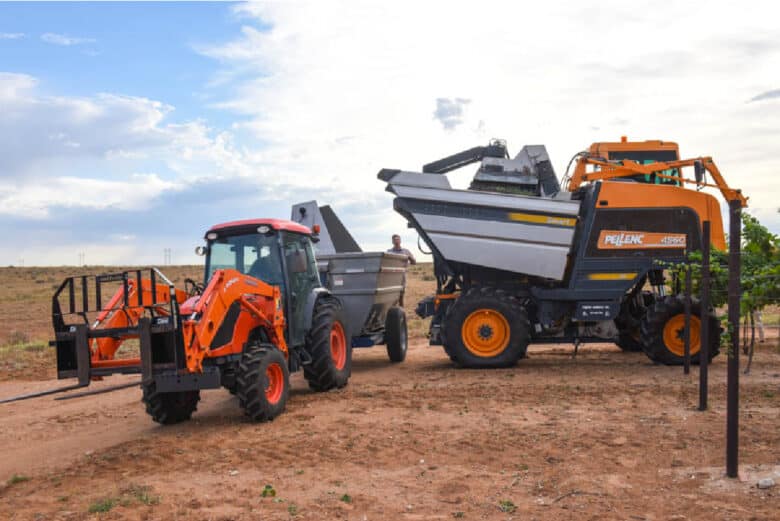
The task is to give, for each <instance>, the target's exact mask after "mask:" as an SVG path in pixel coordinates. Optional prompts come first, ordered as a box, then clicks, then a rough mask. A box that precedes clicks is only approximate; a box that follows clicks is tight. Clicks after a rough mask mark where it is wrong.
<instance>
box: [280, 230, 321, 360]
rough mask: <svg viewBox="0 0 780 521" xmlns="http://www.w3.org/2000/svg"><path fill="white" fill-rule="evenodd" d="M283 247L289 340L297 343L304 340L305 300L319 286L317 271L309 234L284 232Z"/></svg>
mask: <svg viewBox="0 0 780 521" xmlns="http://www.w3.org/2000/svg"><path fill="white" fill-rule="evenodd" d="M282 248H283V252H284V260H285V264H286V265H287V273H288V281H289V284H288V295H289V303H290V312H291V317H290V319H289V324H290V329H289V331H290V343H291V344H293V345H297V344H301V343H303V342H304V315H305V310H306V300H307V298H308V296H309V294H310V293H311V292H312V290H313V289H314V288H315V287H317V286H319V273H318V271H317V263H316V261H315V259H314V252H313V249H312V245H311V240H310V239H309V237H307V236H306V235H301V234H298V233H291V232H284V234H283V236H282Z"/></svg>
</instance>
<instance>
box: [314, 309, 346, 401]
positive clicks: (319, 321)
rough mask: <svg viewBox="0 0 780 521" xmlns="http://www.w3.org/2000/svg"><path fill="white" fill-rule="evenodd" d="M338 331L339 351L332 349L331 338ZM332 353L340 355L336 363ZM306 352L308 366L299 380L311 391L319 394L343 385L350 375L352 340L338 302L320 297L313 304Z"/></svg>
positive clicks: (336, 347) (337, 348)
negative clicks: (339, 334)
mask: <svg viewBox="0 0 780 521" xmlns="http://www.w3.org/2000/svg"><path fill="white" fill-rule="evenodd" d="M339 329H340V330H341V332H342V334H343V341H344V345H343V348H342V347H339V346H334V347H333V348H332V347H331V336H332V335H338V330H339ZM333 349H336V350H337V351H338V352H339V353H341V354H340V355H339V357H338V358H339V359H338V361H337V360H336V358H335V357H334V354H333ZM342 349H343V351H342ZM306 351H307V352H308V353H309V356H310V357H311V362H310V363H309V364H306V365H304V366H303V376H304V378H306V381H307V382H309V387H310V388H311V389H313V390H315V391H320V392H321V391H329V390H330V389H334V388H341V387H344V386H345V385H347V381H348V380H349V376H350V374H351V373H352V338H351V337H350V335H349V329H348V328H347V322H346V320H344V312H343V311H342V309H341V303H339V301H338V300H336V299H334V298H329V297H322V298H320V299H319V300H318V301H317V303H316V304H315V306H314V312H313V316H312V325H311V329H310V330H309V334H308V335H307V336H306ZM342 355H343V356H342Z"/></svg>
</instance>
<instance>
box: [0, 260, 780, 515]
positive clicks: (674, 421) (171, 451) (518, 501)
mask: <svg viewBox="0 0 780 521" xmlns="http://www.w3.org/2000/svg"><path fill="white" fill-rule="evenodd" d="M104 270H105V268H89V269H88V270H87V272H89V273H97V272H100V271H104ZM115 270H116V268H111V271H115ZM84 271H85V270H84V269H77V268H2V269H0V398H1V397H6V396H10V395H14V394H19V393H22V392H31V391H35V390H41V389H46V388H50V387H55V386H58V385H61V383H60V382H57V381H56V380H53V377H54V357H53V354H52V352H51V351H52V349H51V348H49V347H48V345H47V342H48V340H49V338H50V337H51V323H50V320H51V317H50V298H51V294H52V292H53V290H54V288H55V287H56V286H57V285H58V284H59V282H60V280H61V279H62V277H64V276H67V275H75V274H81V273H84ZM164 271H165V272H166V273H167V274H168V275H169V276H170V277H171V278H172V279H173V280H175V281H176V282H177V284H182V282H183V279H184V278H185V277H187V276H189V277H192V278H199V277H200V276H201V270H200V269H199V268H197V267H172V268H166V269H165V270H164ZM433 287H434V282H433V277H432V274H431V271H430V265H419V266H415V267H412V269H411V274H410V277H409V289H408V291H407V296H406V303H407V312H408V314H409V329H410V335H411V344H410V350H409V354H408V357H407V360H406V361H405V362H404V363H402V364H391V363H389V362H388V361H387V357H386V354H385V352H384V348H383V347H382V346H379V347H375V348H373V349H364V350H356V351H355V354H354V365H353V375H352V378H351V380H350V384H349V385H348V386H347V387H346V388H344V389H342V390H338V391H333V392H328V393H321V394H318V393H312V392H310V391H309V390H308V388H307V386H306V384H305V382H304V381H303V378H302V377H301V375H300V374H296V375H294V377H293V393H292V395H291V399H290V401H289V402H288V405H287V411H286V412H285V413H284V414H283V415H281V416H280V417H279V418H277V419H276V420H275V421H273V422H271V423H267V424H251V423H248V422H247V421H245V420H244V418H243V416H242V413H241V411H240V410H239V408H238V404H237V403H236V401H235V398H233V397H232V396H231V395H230V394H229V393H227V391H222V390H218V391H205V392H203V395H202V396H203V400H202V401H201V403H200V406H199V410H198V412H196V413H195V415H194V416H193V419H192V421H190V422H188V423H185V424H180V425H175V426H172V427H161V426H158V425H156V424H154V423H152V422H151V420H150V419H149V418H148V417H147V416H146V414H145V413H144V411H143V406H142V405H141V403H140V391H139V390H138V389H137V388H129V389H124V390H122V391H117V392H114V393H109V394H103V395H96V396H91V397H83V398H77V399H73V400H67V401H55V400H53V399H52V398H51V397H44V398H38V399H34V400H30V401H26V402H17V403H11V404H0V447H2V448H0V519H20V520H22V519H24V520H28V519H29V520H59V519H61V520H87V519H100V520H124V519H127V520H158V519H159V520H169V519H174V520H177V519H180V520H203V521H206V520H213V521H242V520H260V519H262V520H266V519H280V520H298V519H310V520H324V519H325V520H327V519H349V520H378V519H379V520H384V519H388V520H428V519H466V520H468V519H501V520H505V519H506V520H509V519H515V520H520V519H522V520H530V519H537V520H546V519H553V520H558V519H561V520H563V519H578V520H579V519H621V520H638V521H641V520H669V519H676V520H684V519H706V520H715V519H733V520H748V519H752V520H773V519H774V520H776V519H780V514H779V512H780V350H778V339H777V337H776V336H775V335H776V333H775V332H772V335H773V336H771V337H770V338H769V339H768V341H767V342H766V343H764V344H760V345H759V346H758V350H757V353H756V356H755V360H754V363H753V370H752V372H751V374H749V375H741V415H740V422H741V430H740V447H741V453H740V458H741V459H740V463H741V476H740V479H737V480H729V479H726V478H724V476H723V472H724V462H725V389H726V387H725V381H726V371H725V369H726V360H725V357H723V356H720V357H718V358H716V359H715V361H714V363H713V364H712V366H711V373H710V380H711V387H710V403H711V407H710V410H708V411H706V412H698V411H696V405H697V403H698V370H697V369H695V368H694V369H693V370H692V372H691V375H690V376H685V375H684V374H683V373H682V369H681V368H676V367H674V368H673V367H664V366H656V365H653V364H652V363H650V362H649V360H648V359H647V358H646V357H645V356H644V355H642V354H639V353H623V352H621V351H620V350H618V349H617V348H616V347H614V346H612V345H610V344H603V345H595V346H593V345H586V346H584V347H582V348H581V350H580V353H579V354H578V356H577V358H572V356H571V353H572V346H569V345H560V346H531V349H530V351H529V353H530V354H529V358H528V359H525V360H522V361H521V362H520V363H519V364H518V365H517V367H514V368H510V369H501V370H463V369H457V368H454V367H453V366H452V365H451V364H450V362H449V360H448V358H447V356H446V355H445V354H444V353H443V351H442V350H441V349H440V348H437V347H428V346H427V342H426V341H425V338H424V333H425V330H426V324H425V323H423V321H421V320H419V319H417V318H416V317H413V316H412V315H413V312H412V310H413V308H414V305H415V303H416V302H417V300H418V299H419V298H420V297H422V296H423V295H425V294H427V293H429V292H431V291H432V289H433ZM770 316H771V315H770ZM770 320H772V319H770ZM132 380H133V378H131V377H117V378H115V379H112V380H110V381H107V382H98V383H96V384H94V385H95V388H100V387H101V386H105V385H110V384H113V383H118V382H125V381H132ZM765 477H773V478H774V480H775V481H776V482H777V483H778V485H777V486H775V487H774V488H769V489H759V488H757V486H756V484H757V481H758V480H759V479H760V478H765Z"/></svg>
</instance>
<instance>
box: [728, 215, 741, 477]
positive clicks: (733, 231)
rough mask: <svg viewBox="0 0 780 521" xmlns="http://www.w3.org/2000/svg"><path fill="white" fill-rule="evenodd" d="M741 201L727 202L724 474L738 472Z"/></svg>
mask: <svg viewBox="0 0 780 521" xmlns="http://www.w3.org/2000/svg"><path fill="white" fill-rule="evenodd" d="M741 213H742V204H741V203H740V201H739V200H735V201H729V325H730V328H729V329H730V330H731V349H730V351H729V358H728V373H727V374H728V377H727V391H726V393H727V400H726V475H727V476H728V477H730V478H736V477H737V474H738V473H739V300H740V296H741V295H740V293H741V287H740V283H739V278H740V268H741V258H740V243H741V238H742V223H741V221H742V218H741V217H742V216H741Z"/></svg>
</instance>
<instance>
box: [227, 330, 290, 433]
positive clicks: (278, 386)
mask: <svg viewBox="0 0 780 521" xmlns="http://www.w3.org/2000/svg"><path fill="white" fill-rule="evenodd" d="M236 391H237V393H236V394H238V401H239V404H240V405H241V408H242V409H244V414H246V415H247V416H249V419H251V420H252V421H256V422H265V421H270V420H273V419H274V418H276V417H277V416H279V415H280V414H281V413H282V411H284V407H285V405H286V404H287V398H288V397H289V396H290V371H289V368H288V367H287V360H286V359H285V358H284V354H283V353H282V352H281V351H279V350H278V349H277V348H276V347H274V345H273V344H267V343H262V342H252V343H248V344H247V345H246V346H244V352H243V354H242V355H241V362H240V364H239V366H238V375H237V378H236Z"/></svg>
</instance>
